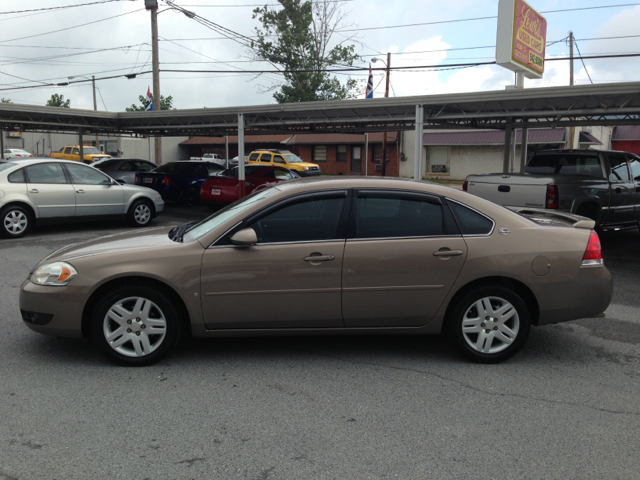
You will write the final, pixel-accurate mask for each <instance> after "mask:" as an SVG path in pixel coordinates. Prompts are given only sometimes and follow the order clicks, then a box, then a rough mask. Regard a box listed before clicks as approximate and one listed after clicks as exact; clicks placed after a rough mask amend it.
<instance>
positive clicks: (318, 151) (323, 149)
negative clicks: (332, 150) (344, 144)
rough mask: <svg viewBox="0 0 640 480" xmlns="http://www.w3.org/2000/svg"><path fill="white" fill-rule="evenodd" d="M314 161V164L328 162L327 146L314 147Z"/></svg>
mask: <svg viewBox="0 0 640 480" xmlns="http://www.w3.org/2000/svg"><path fill="white" fill-rule="evenodd" d="M313 161H314V162H326V161H327V146H326V145H314V146H313Z"/></svg>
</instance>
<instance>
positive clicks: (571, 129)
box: [569, 32, 576, 149]
mask: <svg viewBox="0 0 640 480" xmlns="http://www.w3.org/2000/svg"><path fill="white" fill-rule="evenodd" d="M569 58H570V60H569V85H571V86H573V32H569ZM575 136H576V127H569V148H570V149H573V141H574V138H575Z"/></svg>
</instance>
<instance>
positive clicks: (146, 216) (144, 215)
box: [127, 200, 153, 227]
mask: <svg viewBox="0 0 640 480" xmlns="http://www.w3.org/2000/svg"><path fill="white" fill-rule="evenodd" d="M151 220H153V206H152V205H151V202H150V201H149V200H136V201H135V202H133V205H131V207H129V211H128V212H127V222H129V224H130V225H131V226H133V227H146V226H147V225H149V224H150V223H151Z"/></svg>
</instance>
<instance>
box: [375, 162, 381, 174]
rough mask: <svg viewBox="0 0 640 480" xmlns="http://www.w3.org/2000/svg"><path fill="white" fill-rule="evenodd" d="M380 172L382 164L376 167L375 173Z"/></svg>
mask: <svg viewBox="0 0 640 480" xmlns="http://www.w3.org/2000/svg"><path fill="white" fill-rule="evenodd" d="M381 171H382V164H381V163H379V164H377V165H376V172H381Z"/></svg>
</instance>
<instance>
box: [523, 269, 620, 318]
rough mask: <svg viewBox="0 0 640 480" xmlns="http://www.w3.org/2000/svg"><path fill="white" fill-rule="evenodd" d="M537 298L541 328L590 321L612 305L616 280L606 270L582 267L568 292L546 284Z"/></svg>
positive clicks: (568, 286)
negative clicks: (573, 321)
mask: <svg viewBox="0 0 640 480" xmlns="http://www.w3.org/2000/svg"><path fill="white" fill-rule="evenodd" d="M534 294H535V295H536V298H537V299H538V304H539V306H540V318H539V321H538V325H548V324H551V323H559V322H567V321H569V320H577V319H579V318H589V317H594V316H596V315H598V314H600V313H602V312H604V311H605V310H606V309H607V307H608V306H609V304H610V303H611V298H612V296H613V279H612V277H611V273H610V272H609V270H608V269H607V268H606V267H604V266H599V267H582V268H580V270H579V272H578V275H577V277H576V278H575V279H574V280H573V281H572V282H571V283H570V284H569V285H567V288H558V285H556V284H543V285H539V286H538V287H537V288H536V291H534Z"/></svg>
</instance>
